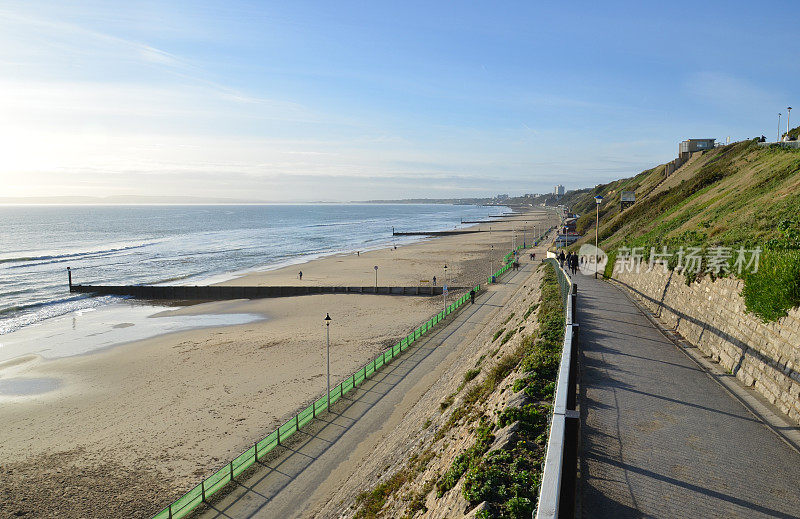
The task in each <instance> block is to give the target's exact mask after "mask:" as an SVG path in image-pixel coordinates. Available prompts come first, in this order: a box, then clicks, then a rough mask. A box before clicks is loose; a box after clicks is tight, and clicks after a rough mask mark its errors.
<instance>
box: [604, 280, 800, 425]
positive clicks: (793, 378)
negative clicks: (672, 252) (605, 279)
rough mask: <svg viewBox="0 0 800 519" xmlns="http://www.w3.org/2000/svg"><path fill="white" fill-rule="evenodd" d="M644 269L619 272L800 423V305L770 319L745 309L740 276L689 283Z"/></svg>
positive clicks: (653, 306)
mask: <svg viewBox="0 0 800 519" xmlns="http://www.w3.org/2000/svg"><path fill="white" fill-rule="evenodd" d="M644 270H646V269H643V270H642V272H640V273H638V274H637V273H635V272H625V273H618V274H615V275H614V277H615V279H616V280H618V281H619V282H620V283H622V284H623V285H624V286H626V287H627V288H628V289H629V290H631V291H632V292H633V294H634V295H635V296H636V297H637V299H639V300H640V302H642V303H644V304H645V305H646V306H647V307H648V308H649V309H650V310H651V311H652V312H653V313H655V314H656V315H657V316H658V317H659V318H661V320H662V321H664V322H666V323H667V324H668V325H669V326H671V327H674V328H675V329H676V331H677V332H678V333H680V334H681V335H682V336H683V337H684V338H685V339H686V340H688V341H689V342H691V343H692V344H694V345H695V346H697V347H698V348H699V349H700V351H702V352H703V353H704V354H705V355H708V356H710V357H711V358H712V360H714V361H716V362H719V363H720V364H721V365H722V366H723V367H724V368H725V369H727V370H728V371H729V372H731V373H733V374H734V375H736V377H737V378H738V379H739V380H741V381H742V382H744V383H745V384H746V385H748V386H750V387H752V388H754V389H755V390H756V391H758V392H759V393H761V394H762V395H763V396H764V397H766V398H767V400H769V401H770V402H771V403H772V404H774V405H775V406H776V407H778V408H779V409H780V410H781V411H782V412H783V413H785V414H786V415H788V416H789V417H790V418H791V419H792V420H793V421H794V422H796V423H798V424H800V310H798V309H797V308H794V309H792V310H790V311H789V315H788V316H786V317H784V318H782V319H781V320H780V321H778V322H775V323H764V322H762V321H761V320H760V318H758V317H757V316H755V315H753V314H750V313H747V311H746V310H745V306H744V299H743V298H742V296H741V295H740V294H741V292H742V281H740V280H738V279H731V278H724V279H717V280H716V281H711V280H710V279H709V277H708V276H706V277H705V278H704V279H703V280H702V281H700V282H697V283H692V285H691V286H687V285H686V282H685V279H684V277H683V275H681V274H679V273H675V272H667V273H665V272H663V270H662V269H661V268H660V267H657V268H654V269H653V270H652V271H650V272H645V271H644Z"/></svg>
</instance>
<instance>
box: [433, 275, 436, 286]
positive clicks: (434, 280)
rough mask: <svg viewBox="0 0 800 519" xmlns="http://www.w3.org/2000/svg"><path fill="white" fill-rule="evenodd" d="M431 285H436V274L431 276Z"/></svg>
mask: <svg viewBox="0 0 800 519" xmlns="http://www.w3.org/2000/svg"><path fill="white" fill-rule="evenodd" d="M433 286H436V276H433Z"/></svg>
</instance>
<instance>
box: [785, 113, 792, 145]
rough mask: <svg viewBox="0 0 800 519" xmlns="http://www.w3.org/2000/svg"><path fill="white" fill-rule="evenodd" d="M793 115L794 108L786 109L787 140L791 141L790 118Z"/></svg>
mask: <svg viewBox="0 0 800 519" xmlns="http://www.w3.org/2000/svg"><path fill="white" fill-rule="evenodd" d="M791 115H792V107H791V106H787V107H786V140H787V141H788V140H789V128H790V127H789V117H790V116H791Z"/></svg>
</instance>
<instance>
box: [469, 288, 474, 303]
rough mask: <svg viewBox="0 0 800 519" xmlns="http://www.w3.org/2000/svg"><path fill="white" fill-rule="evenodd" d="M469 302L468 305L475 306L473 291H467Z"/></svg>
mask: <svg viewBox="0 0 800 519" xmlns="http://www.w3.org/2000/svg"><path fill="white" fill-rule="evenodd" d="M469 302H470V304H473V305H474V304H475V289H474V288H473V289H472V290H470V291H469Z"/></svg>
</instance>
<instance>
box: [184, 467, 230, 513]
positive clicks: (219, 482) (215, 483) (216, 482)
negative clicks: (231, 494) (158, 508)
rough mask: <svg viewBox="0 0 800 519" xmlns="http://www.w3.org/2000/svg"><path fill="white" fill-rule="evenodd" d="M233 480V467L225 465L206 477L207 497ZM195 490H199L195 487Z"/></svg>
mask: <svg viewBox="0 0 800 519" xmlns="http://www.w3.org/2000/svg"><path fill="white" fill-rule="evenodd" d="M230 480H231V469H230V468H229V467H228V466H227V465H225V466H224V467H222V468H221V469H219V470H218V471H216V472H215V473H214V474H211V475H210V476H209V477H208V478H206V480H205V482H204V485H205V487H206V497H208V496H209V495H210V494H213V493H215V492H217V491H218V490H219V489H221V488H222V487H224V486H225V485H227V484H228V482H229V481H230ZM195 490H199V489H198V488H197V487H195ZM172 511H173V512H174V511H175V506H174V505H173V506H172Z"/></svg>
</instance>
